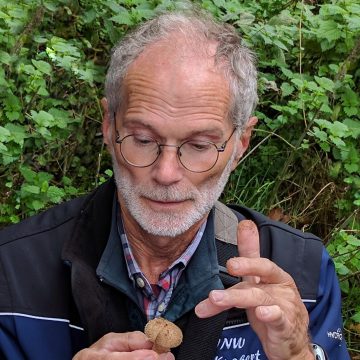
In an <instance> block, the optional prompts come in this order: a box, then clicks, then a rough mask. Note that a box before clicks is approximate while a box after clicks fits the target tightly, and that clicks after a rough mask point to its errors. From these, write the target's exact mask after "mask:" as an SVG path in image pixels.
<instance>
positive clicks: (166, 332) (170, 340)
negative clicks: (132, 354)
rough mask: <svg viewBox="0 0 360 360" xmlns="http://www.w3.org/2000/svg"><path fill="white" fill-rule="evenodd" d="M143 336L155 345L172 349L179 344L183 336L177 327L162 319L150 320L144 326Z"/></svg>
mask: <svg viewBox="0 0 360 360" xmlns="http://www.w3.org/2000/svg"><path fill="white" fill-rule="evenodd" d="M145 335H146V336H147V337H148V338H149V339H150V340H151V341H152V342H153V343H155V344H156V345H160V346H161V347H164V348H173V347H177V346H179V345H180V344H181V342H182V339H183V335H182V332H181V330H180V328H179V327H177V326H176V325H175V324H174V323H172V322H171V321H168V320H166V319H164V318H160V317H159V318H155V319H152V320H150V321H149V322H148V323H147V324H146V326H145Z"/></svg>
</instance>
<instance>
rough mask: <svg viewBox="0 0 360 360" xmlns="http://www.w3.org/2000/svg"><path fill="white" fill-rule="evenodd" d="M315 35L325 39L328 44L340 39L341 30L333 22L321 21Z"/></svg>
mask: <svg viewBox="0 0 360 360" xmlns="http://www.w3.org/2000/svg"><path fill="white" fill-rule="evenodd" d="M319 24H320V25H319V28H318V29H317V31H316V35H317V36H318V37H319V38H320V39H326V40H327V41H328V42H333V41H335V40H338V39H340V38H341V35H342V33H341V29H340V28H339V24H338V23H337V22H335V21H334V20H321V21H320V23H319Z"/></svg>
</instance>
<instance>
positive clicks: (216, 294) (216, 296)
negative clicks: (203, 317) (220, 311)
mask: <svg viewBox="0 0 360 360" xmlns="http://www.w3.org/2000/svg"><path fill="white" fill-rule="evenodd" d="M211 299H212V300H214V301H221V300H223V299H224V293H223V292H222V291H217V290H214V291H212V292H211Z"/></svg>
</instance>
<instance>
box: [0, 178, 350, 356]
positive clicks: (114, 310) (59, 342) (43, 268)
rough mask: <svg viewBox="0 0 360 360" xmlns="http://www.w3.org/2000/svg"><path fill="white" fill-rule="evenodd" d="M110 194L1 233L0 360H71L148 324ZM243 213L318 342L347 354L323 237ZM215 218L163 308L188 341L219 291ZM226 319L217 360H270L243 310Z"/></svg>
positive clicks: (109, 188) (110, 189) (103, 190)
mask: <svg viewBox="0 0 360 360" xmlns="http://www.w3.org/2000/svg"><path fill="white" fill-rule="evenodd" d="M113 197H114V185H113V183H112V182H109V183H106V184H104V185H102V186H101V187H99V188H98V189H97V190H96V191H95V192H93V193H92V194H90V195H88V196H86V197H83V198H78V199H75V200H72V201H70V202H66V203H64V204H61V205H59V206H56V207H54V208H52V209H50V210H48V211H46V212H44V213H42V214H40V215H37V216H35V217H32V218H29V219H27V220H25V221H23V222H21V223H20V224H17V225H14V226H11V227H9V228H7V229H4V230H3V231H1V232H0V359H9V360H25V359H28V360H42V359H44V360H45V359H51V360H57V359H59V360H60V359H61V360H66V359H71V358H72V356H73V355H74V354H75V353H76V352H77V351H78V350H80V349H81V348H83V347H86V346H89V345H90V344H91V343H92V342H94V341H96V340H97V339H99V338H100V337H101V336H103V335H104V334H106V333H108V332H110V331H115V332H125V331H132V330H143V327H144V324H145V322H146V319H145V317H144V315H143V314H142V312H141V310H140V307H139V306H138V304H137V300H136V297H135V296H134V295H133V290H132V285H131V283H130V280H129V279H128V277H127V274H126V271H124V269H125V268H124V266H125V264H124V263H123V262H122V261H121V256H120V257H119V256H117V257H116V259H115V258H113V256H112V254H121V252H122V250H121V246H120V244H119V242H116V241H110V240H111V238H112V237H111V236H110V235H111V229H112V221H111V219H112V202H113ZM237 211H238V212H237V213H236V214H237V216H238V218H239V219H242V218H251V219H252V220H254V221H255V222H256V223H257V226H258V228H259V232H260V238H261V252H262V256H266V257H268V258H270V259H271V260H273V261H275V262H276V263H278V264H279V266H281V267H283V268H284V269H285V270H286V271H288V272H289V273H290V274H291V275H292V276H293V278H294V279H295V281H296V283H297V285H298V288H299V291H300V294H301V296H302V298H303V301H304V303H305V305H306V306H307V308H308V310H309V314H310V327H309V330H310V334H311V337H312V341H313V342H314V343H318V344H320V345H321V346H322V347H323V348H324V349H325V350H326V351H327V352H328V355H329V358H330V359H339V360H347V359H349V356H348V353H347V350H346V346H345V342H344V339H343V336H342V333H341V329H342V320H341V312H340V308H341V303H340V299H341V298H340V291H339V287H338V283H337V279H336V275H335V272H334V266H333V263H332V261H331V259H330V258H329V256H328V254H327V252H326V251H325V250H324V249H323V247H322V244H321V241H320V240H319V239H318V238H316V237H314V236H313V235H311V234H304V233H301V232H299V231H297V230H294V229H292V228H290V227H288V226H286V225H284V224H281V223H276V222H272V221H270V220H269V219H267V218H266V217H264V216H262V215H260V214H258V213H256V212H254V211H252V210H249V209H246V208H237ZM213 217H214V214H213V212H212V213H211V214H210V217H209V220H208V225H207V228H206V231H205V234H204V237H203V239H202V241H201V243H200V245H199V248H198V249H197V251H196V253H195V254H194V256H193V258H192V260H191V262H190V263H189V265H188V267H187V268H186V271H185V272H184V274H183V275H182V277H181V279H180V282H179V284H178V286H177V287H176V289H175V291H174V293H173V295H172V299H171V302H170V305H169V307H168V309H167V310H166V312H165V314H164V315H165V317H166V318H168V319H170V320H175V321H176V322H177V323H178V324H179V325H180V326H181V327H182V328H183V330H184V344H190V345H192V344H193V342H192V341H193V336H194V335H193V334H192V333H191V331H190V330H189V331H187V330H188V328H189V324H190V323H192V320H191V319H192V317H193V307H194V306H195V305H196V304H197V303H198V302H199V301H201V300H202V299H204V298H206V297H207V295H208V293H209V291H210V290H212V289H216V288H222V287H223V282H224V279H223V278H222V280H221V278H220V273H221V271H219V270H222V269H223V267H222V266H223V265H224V263H225V261H226V259H225V258H222V254H224V251H223V250H221V249H219V247H220V248H221V247H222V246H225V247H226V249H228V247H229V246H230V245H228V244H225V245H224V243H222V242H220V241H215V230H214V221H213ZM234 251H236V249H235V248H234ZM225 252H226V251H225ZM219 254H220V255H219ZM114 261H115V263H116V265H114ZM219 264H220V266H219ZM226 316H227V319H226V322H225V324H224V326H222V327H223V330H222V331H221V332H220V334H219V336H218V337H217V339H219V340H217V341H216V343H215V344H214V354H215V353H217V355H214V356H216V357H215V358H216V359H217V360H234V359H236V360H250V359H254V360H255V359H266V357H265V355H264V353H263V350H262V348H261V345H260V343H259V340H258V338H257V337H256V335H255V334H254V333H253V332H252V330H251V328H250V326H249V325H248V323H247V321H246V317H244V314H243V313H241V312H239V311H230V312H229V313H228V314H227V315H226ZM203 330H204V331H203V332H202V333H201V334H200V335H201V336H199V338H200V340H199V339H197V341H200V342H203V344H205V346H208V344H209V343H210V340H209V337H211V328H206V327H204V329H203ZM197 346H199V344H198V343H197V344H196V345H194V351H193V352H191V353H190V356H189V355H187V356H185V355H184V354H183V353H184V351H183V352H182V347H181V346H180V348H179V349H177V350H175V352H176V354H177V359H185V358H186V359H203V357H201V356H199V355H196V354H197V353H196V349H195V347H197ZM216 346H217V348H216ZM199 348H200V347H199ZM192 354H193V355H192Z"/></svg>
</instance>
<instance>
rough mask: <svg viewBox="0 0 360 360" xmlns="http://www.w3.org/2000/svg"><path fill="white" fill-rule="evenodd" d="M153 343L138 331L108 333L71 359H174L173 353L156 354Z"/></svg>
mask: <svg viewBox="0 0 360 360" xmlns="http://www.w3.org/2000/svg"><path fill="white" fill-rule="evenodd" d="M152 346H153V343H152V342H151V341H150V340H149V339H148V338H147V337H146V336H145V334H144V333H142V332H140V331H134V332H127V333H121V334H120V333H109V334H106V335H104V336H103V337H102V338H101V339H99V340H98V341H97V342H96V343H94V344H92V345H91V346H90V347H89V348H86V349H83V350H81V351H80V352H78V353H77V354H76V355H75V356H74V357H73V360H100V359H102V360H175V357H174V355H172V354H171V353H166V354H162V355H158V354H157V353H156V352H155V351H153V350H151V348H152Z"/></svg>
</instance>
